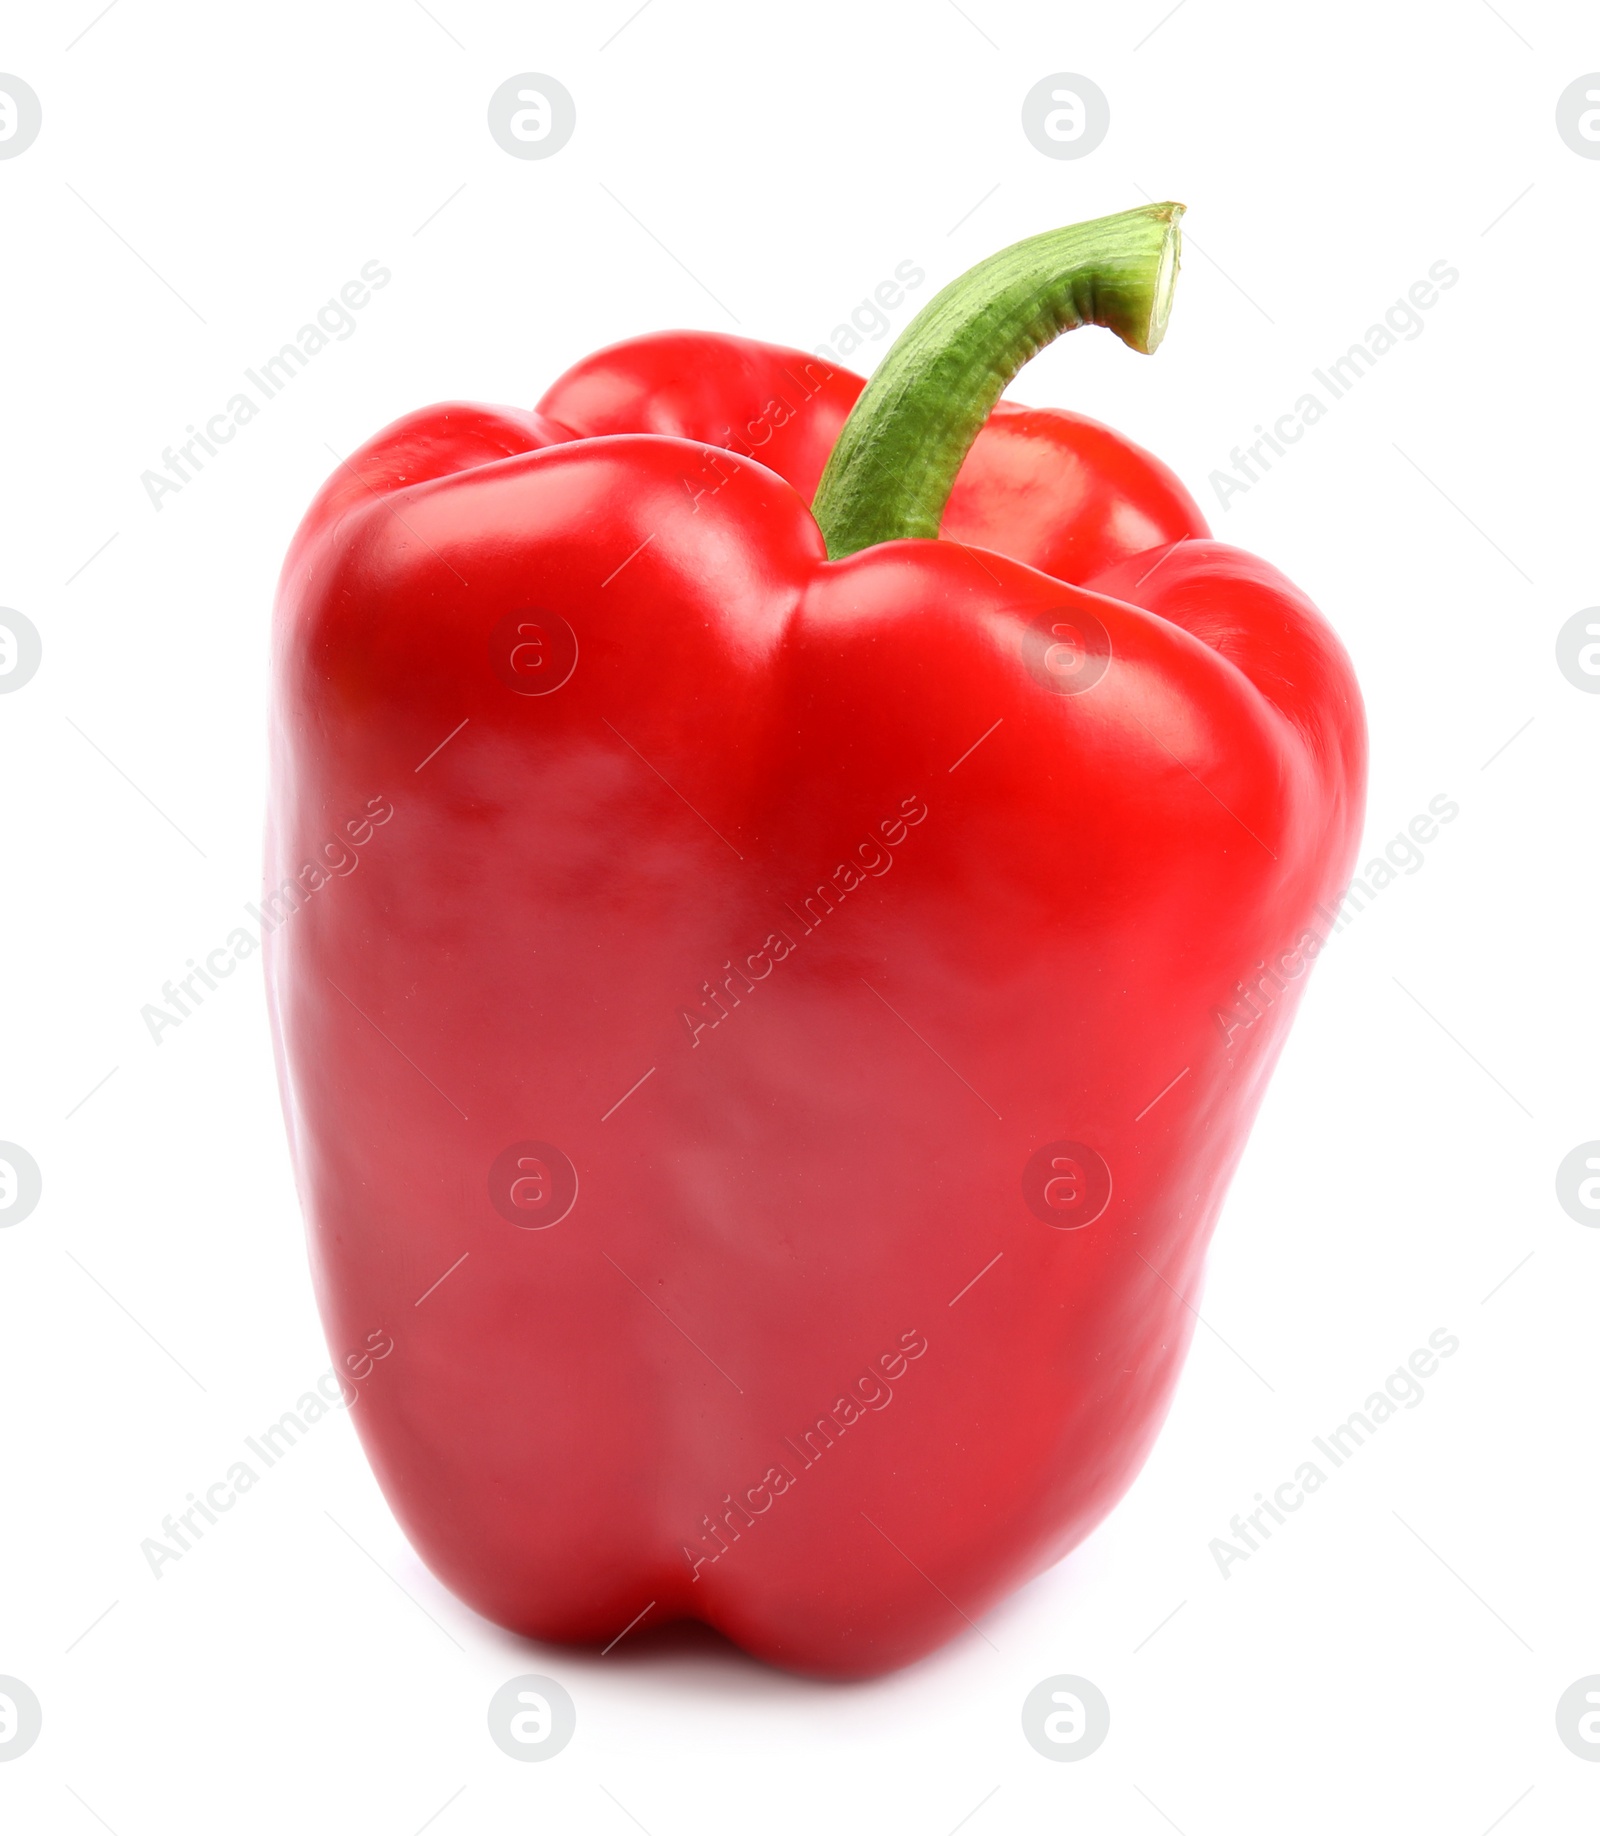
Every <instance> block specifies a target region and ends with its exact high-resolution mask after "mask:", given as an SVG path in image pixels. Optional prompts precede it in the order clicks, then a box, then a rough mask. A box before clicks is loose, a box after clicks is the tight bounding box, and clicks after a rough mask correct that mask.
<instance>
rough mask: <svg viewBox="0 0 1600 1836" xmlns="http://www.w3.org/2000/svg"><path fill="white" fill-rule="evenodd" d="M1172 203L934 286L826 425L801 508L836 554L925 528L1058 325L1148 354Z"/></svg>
mask: <svg viewBox="0 0 1600 1836" xmlns="http://www.w3.org/2000/svg"><path fill="white" fill-rule="evenodd" d="M1182 215H1183V206H1182V205H1181V204H1150V205H1147V206H1145V207H1144V208H1143V209H1140V210H1126V211H1123V212H1122V213H1121V214H1120V215H1119V216H1115V217H1099V218H1096V219H1095V221H1094V222H1092V223H1074V224H1072V225H1070V226H1069V227H1068V228H1066V229H1058V230H1047V231H1046V232H1045V234H1044V235H1042V236H1030V237H1029V238H1028V239H1027V241H1025V242H1017V243H1013V244H1012V246H1011V247H1010V248H1009V249H1002V250H1001V251H1000V253H999V254H998V255H991V256H990V257H989V258H988V260H987V261H981V262H979V263H978V265H977V267H975V268H970V269H968V271H967V272H966V273H965V274H963V275H961V276H960V278H959V279H957V280H953V281H952V282H951V283H950V285H949V286H948V287H946V288H945V289H944V291H943V292H942V293H939V294H937V295H935V297H934V298H933V299H931V300H930V301H929V302H928V304H927V305H926V306H924V307H923V309H922V311H921V312H919V313H918V314H917V316H916V317H915V318H914V319H913V320H912V321H911V323H910V324H909V325H908V326H907V327H906V329H905V330H904V331H903V332H902V333H901V334H900V336H899V337H898V338H897V339H896V340H895V342H894V344H893V345H892V346H891V347H890V350H889V352H888V355H887V356H886V357H885V358H884V360H883V362H882V363H881V364H879V366H878V368H877V369H876V371H874V373H873V377H872V380H871V382H869V383H868V384H867V386H866V388H865V389H864V390H863V391H862V394H861V397H860V399H859V400H858V401H857V403H856V405H855V407H854V409H853V410H852V411H851V414H850V418H849V419H848V420H847V421H846V422H845V424H844V426H843V428H842V429H841V430H840V433H839V438H838V441H837V443H836V444H835V446H834V449H833V452H832V454H831V455H830V456H829V459H828V463H827V466H826V468H825V469H824V471H823V474H822V479H821V482H820V483H819V484H818V486H817V495H816V499H815V501H814V502H813V504H812V506H811V508H812V512H813V514H814V515H815V517H816V519H817V523H818V525H819V526H820V527H821V530H822V534H823V538H824V539H825V541H826V542H827V544H828V555H829V558H830V559H831V560H834V561H837V560H839V559H841V558H842V557H843V556H845V555H853V554H855V553H856V551H857V550H858V549H862V548H870V547H871V546H872V545H873V544H874V543H875V542H893V541H896V540H898V539H900V538H901V537H905V536H927V537H934V536H937V535H938V533H939V522H940V519H941V518H942V517H943V515H944V507H945V503H946V501H947V500H948V498H949V496H950V492H951V489H952V488H953V486H954V485H955V481H956V473H957V472H959V471H960V470H961V462H962V460H963V459H965V458H966V456H967V449H968V447H970V446H971V445H972V442H973V441H974V440H975V439H977V437H978V432H979V429H980V428H982V426H983V424H984V422H985V421H986V420H987V419H988V418H989V413H990V410H991V409H992V408H993V407H994V405H995V403H996V402H997V401H999V399H1000V397H1001V396H1002V395H1003V394H1004V393H1005V390H1006V387H1007V385H1008V384H1009V383H1010V381H1011V379H1012V377H1014V376H1015V375H1016V373H1017V371H1018V370H1020V369H1021V368H1022V366H1023V365H1024V364H1025V363H1026V362H1027V361H1028V359H1029V358H1030V357H1035V356H1037V355H1038V353H1039V352H1040V351H1042V350H1043V349H1044V347H1045V346H1046V345H1047V344H1049V343H1050V342H1051V340H1052V339H1054V338H1057V337H1059V336H1060V335H1061V333H1062V332H1064V331H1071V330H1073V329H1074V328H1075V327H1076V326H1079V325H1104V326H1105V327H1106V328H1107V329H1108V330H1110V331H1114V332H1115V333H1116V334H1117V336H1118V337H1119V338H1120V339H1121V340H1122V341H1123V343H1124V344H1128V345H1131V346H1132V347H1133V349H1134V350H1136V351H1143V352H1146V353H1148V352H1151V351H1153V350H1154V349H1155V348H1156V346H1157V345H1158V344H1159V343H1160V342H1161V337H1162V334H1163V332H1165V331H1166V329H1167V313H1168V311H1169V309H1170V308H1171V305H1172V286H1173V282H1174V281H1175V280H1176V279H1177V274H1178V219H1179V217H1181V216H1182Z"/></svg>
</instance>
